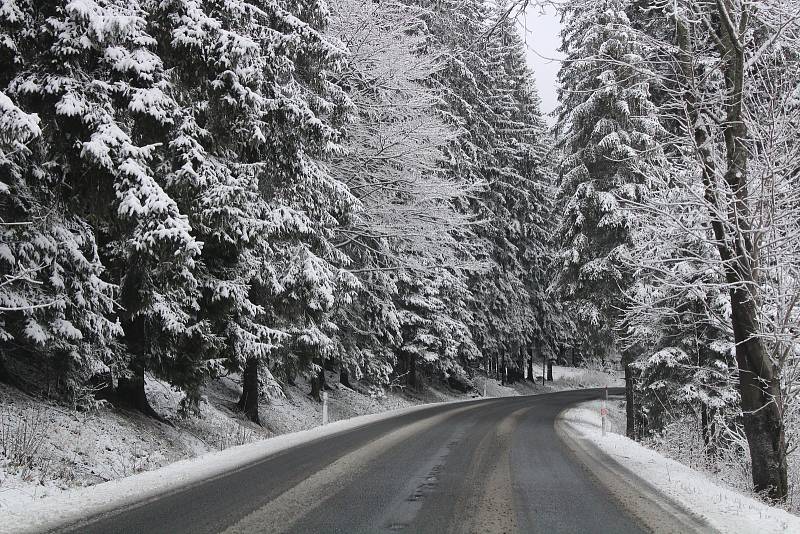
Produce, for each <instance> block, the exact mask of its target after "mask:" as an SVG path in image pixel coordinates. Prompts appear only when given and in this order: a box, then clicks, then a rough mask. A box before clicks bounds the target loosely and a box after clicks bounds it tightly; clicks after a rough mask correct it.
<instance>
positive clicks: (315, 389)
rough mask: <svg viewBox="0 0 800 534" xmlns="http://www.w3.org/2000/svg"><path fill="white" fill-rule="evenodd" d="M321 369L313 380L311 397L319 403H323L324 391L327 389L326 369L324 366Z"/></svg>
mask: <svg viewBox="0 0 800 534" xmlns="http://www.w3.org/2000/svg"><path fill="white" fill-rule="evenodd" d="M319 363H320V364H322V362H319ZM320 367H321V368H320V370H319V372H318V373H317V376H315V377H313V378H312V379H311V397H313V399H314V400H315V401H317V402H322V391H323V390H324V389H325V367H324V366H322V365H320Z"/></svg>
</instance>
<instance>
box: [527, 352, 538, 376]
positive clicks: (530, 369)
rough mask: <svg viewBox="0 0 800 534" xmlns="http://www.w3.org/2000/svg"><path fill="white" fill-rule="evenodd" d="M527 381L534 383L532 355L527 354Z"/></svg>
mask: <svg viewBox="0 0 800 534" xmlns="http://www.w3.org/2000/svg"><path fill="white" fill-rule="evenodd" d="M528 380H529V381H530V382H535V381H536V379H535V378H533V354H528Z"/></svg>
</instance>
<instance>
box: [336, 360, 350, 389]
mask: <svg viewBox="0 0 800 534" xmlns="http://www.w3.org/2000/svg"><path fill="white" fill-rule="evenodd" d="M339 383H340V384H341V385H343V386H344V387H346V388H350V389H353V386H352V385H350V375H349V374H348V373H347V369H346V368H345V366H344V365H339Z"/></svg>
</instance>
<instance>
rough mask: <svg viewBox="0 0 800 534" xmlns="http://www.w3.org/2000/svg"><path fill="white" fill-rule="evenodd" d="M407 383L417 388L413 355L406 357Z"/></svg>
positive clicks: (415, 363)
mask: <svg viewBox="0 0 800 534" xmlns="http://www.w3.org/2000/svg"><path fill="white" fill-rule="evenodd" d="M408 385H409V387H411V388H412V389H417V358H415V357H414V356H413V355H411V356H409V358H408Z"/></svg>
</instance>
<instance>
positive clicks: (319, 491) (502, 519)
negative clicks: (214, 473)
mask: <svg viewBox="0 0 800 534" xmlns="http://www.w3.org/2000/svg"><path fill="white" fill-rule="evenodd" d="M599 396H600V390H585V391H569V392H561V393H553V394H547V395H539V396H531V397H508V398H498V399H487V400H481V401H476V402H470V403H460V404H450V405H437V406H434V407H431V408H429V409H425V410H421V411H417V412H413V413H408V414H405V415H400V416H398V417H394V418H391V419H386V420H383V421H379V422H376V423H372V424H369V425H367V426H364V427H361V428H356V429H353V430H348V431H343V432H341V433H338V434H334V435H332V436H328V437H325V438H320V439H318V440H316V441H312V442H309V443H306V444H303V445H300V446H297V447H294V448H291V449H288V450H286V451H283V452H280V453H277V454H275V455H272V456H268V457H266V458H264V459H263V460H260V461H258V462H256V463H253V464H251V465H249V466H247V467H245V468H243V469H239V470H237V471H233V472H231V473H229V474H226V475H224V476H222V477H217V478H215V479H212V480H209V481H207V482H203V483H201V484H196V485H194V486H191V487H189V488H186V489H185V490H183V491H180V492H177V493H173V494H170V495H167V496H164V497H161V498H159V499H157V500H155V501H152V502H147V503H142V504H141V505H138V506H135V507H133V508H129V509H126V510H124V511H121V512H119V513H116V514H110V515H105V516H102V517H100V518H96V519H94V520H90V522H88V523H84V524H82V525H79V526H75V527H73V530H72V532H81V533H86V534H89V533H101V532H102V533H112V532H119V533H158V532H163V533H170V534H178V533H192V534H202V533H218V532H225V533H229V534H233V533H256V532H342V533H360V532H364V533H367V532H369V533H378V532H409V533H435V534H445V533H450V532H453V533H472V532H475V533H482V534H483V533H493V532H498V533H500V532H507V533H512V532H525V533H528V532H531V533H538V532H540V533H557V532H570V533H573V532H574V533H594V532H597V533H604V532H608V533H614V534H627V533H634V532H635V533H638V532H644V531H645V528H644V527H643V526H641V525H640V524H639V523H638V522H637V520H635V519H634V518H632V517H631V516H629V515H627V513H626V512H625V510H624V509H623V508H621V507H620V505H618V504H617V502H616V501H615V499H614V498H613V497H612V496H611V495H610V493H609V492H608V491H607V490H606V489H605V488H604V487H603V486H601V485H600V483H599V482H597V480H596V479H595V478H594V477H593V476H592V475H591V474H589V472H588V471H586V470H585V468H584V467H583V465H582V464H581V463H580V462H579V461H578V460H577V459H576V458H575V457H574V456H573V455H572V453H571V452H570V450H569V449H568V448H567V447H565V446H564V444H563V443H562V442H561V440H560V439H559V437H558V436H557V435H556V432H555V430H554V427H553V423H554V420H555V418H556V416H557V415H558V414H559V412H561V411H562V410H563V409H564V408H566V407H568V406H569V405H571V404H574V403H577V402H582V401H586V400H592V399H596V398H598V397H599Z"/></svg>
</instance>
